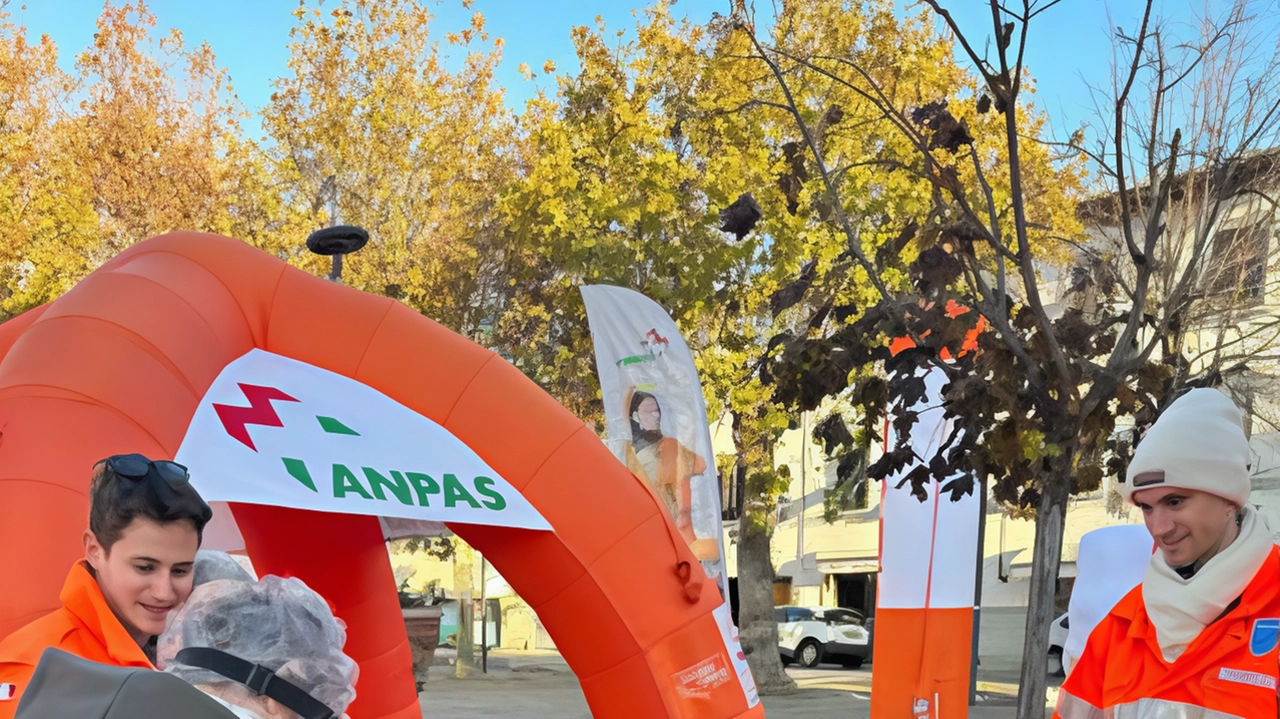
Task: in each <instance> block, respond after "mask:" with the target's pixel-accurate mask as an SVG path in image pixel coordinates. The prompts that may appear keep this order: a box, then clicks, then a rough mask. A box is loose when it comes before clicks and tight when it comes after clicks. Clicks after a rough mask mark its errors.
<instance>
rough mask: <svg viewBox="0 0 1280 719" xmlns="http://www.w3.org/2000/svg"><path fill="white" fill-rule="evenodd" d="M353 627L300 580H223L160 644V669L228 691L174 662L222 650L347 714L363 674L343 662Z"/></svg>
mask: <svg viewBox="0 0 1280 719" xmlns="http://www.w3.org/2000/svg"><path fill="white" fill-rule="evenodd" d="M346 641H347V631H346V625H345V624H343V623H342V620H340V619H338V618H337V617H335V616H333V612H332V611H330V610H329V605H328V603H326V602H325V600H324V599H323V598H322V597H321V596H320V595H319V594H316V593H315V592H314V591H312V590H311V589H310V588H309V587H307V585H306V584H303V583H302V581H301V580H299V579H295V578H288V579H284V578H281V577H276V576H267V577H263V578H262V579H261V580H260V581H258V582H255V583H250V582H241V581H235V580H226V579H223V580H217V581H213V582H209V583H207V584H204V585H202V586H200V587H198V588H197V589H196V590H195V591H194V592H192V593H191V597H190V599H188V600H187V603H186V604H185V605H184V606H183V608H182V609H181V610H179V611H178V613H177V614H176V615H175V616H174V617H173V619H172V620H171V621H170V622H169V627H168V629H166V630H165V632H164V634H163V635H161V637H160V640H159V642H158V643H157V650H156V653H157V660H158V661H157V665H158V666H159V668H160V669H161V670H163V671H165V672H168V673H170V674H174V675H176V676H178V677H179V678H181V679H183V680H185V681H187V682H189V683H191V684H197V685H199V684H225V683H227V682H228V681H230V680H228V679H227V678H226V677H223V676H221V675H219V674H216V673H214V672H211V671H209V670H207V669H200V668H197V667H189V666H186V665H183V664H181V663H179V662H177V661H176V660H175V657H176V656H177V654H178V652H179V651H181V650H182V649H186V648H188V647H211V648H213V649H221V650H222V651H224V652H227V653H228V654H233V655H235V656H237V657H239V658H241V659H244V660H246V661H250V662H253V663H255V664H261V665H262V666H264V667H266V668H268V669H270V670H272V671H273V672H275V673H276V674H277V675H278V676H279V677H280V678H282V679H285V680H287V681H289V682H292V683H293V684H294V685H296V686H297V687H298V688H299V689H302V690H303V691H305V692H307V693H308V694H310V695H311V696H312V697H314V698H315V699H318V700H319V701H320V702H322V703H324V704H325V705H326V706H328V707H329V708H330V709H332V710H333V712H334V713H335V714H342V713H343V712H344V711H346V709H347V706H348V705H350V704H351V702H352V701H353V700H354V699H355V697H356V690H355V684H356V679H357V675H358V669H357V667H356V663H355V661H353V660H352V659H351V657H348V656H347V655H346V654H343V652H342V647H343V645H344V644H346Z"/></svg>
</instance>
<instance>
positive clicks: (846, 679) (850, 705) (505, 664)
mask: <svg viewBox="0 0 1280 719" xmlns="http://www.w3.org/2000/svg"><path fill="white" fill-rule="evenodd" d="M453 659H454V653H453V652H452V651H449V650H439V652H437V655H436V665H435V666H433V667H432V668H431V671H430V674H429V680H428V682H427V685H426V688H425V691H423V693H422V695H421V701H422V710H423V716H424V717H438V716H448V717H451V718H453V719H481V718H482V717H483V718H488V717H493V716H503V715H506V716H509V717H511V719H590V717H591V713H590V711H589V710H588V708H587V703H586V700H585V699H584V698H583V696H582V689H581V688H580V687H579V686H578V680H577V678H576V677H574V675H573V672H572V671H570V670H569V667H568V665H567V664H565V663H564V660H563V659H562V658H561V657H560V655H559V654H558V653H556V652H530V651H511V650H492V651H490V653H489V673H488V674H479V673H477V674H476V675H475V676H473V677H469V678H467V679H458V678H456V677H455V676H454V671H455V669H454V667H453V666H452V661H453ZM788 673H790V674H791V676H792V677H793V678H795V679H796V683H797V685H799V686H800V691H798V692H796V693H795V694H792V695H789V696H782V697H764V699H763V702H764V706H765V714H766V716H767V717H768V719H823V718H825V717H830V718H831V719H865V718H867V717H869V716H870V710H871V702H870V691H869V690H870V685H871V675H870V673H869V672H866V671H863V670H855V671H850V670H844V669H837V668H830V669H828V668H825V667H824V668H821V669H794V668H793V669H788ZM989 701H992V702H993V703H994V702H998V703H999V705H994V706H977V707H971V708H970V709H969V717H970V719H1012V718H1013V716H1014V714H1015V710H1014V707H1013V705H1012V702H1011V701H1010V697H1009V696H1007V695H1003V693H1002V692H993V693H992V695H991V698H990V700H989Z"/></svg>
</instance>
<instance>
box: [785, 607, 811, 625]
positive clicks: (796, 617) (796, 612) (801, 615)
mask: <svg viewBox="0 0 1280 719" xmlns="http://www.w3.org/2000/svg"><path fill="white" fill-rule="evenodd" d="M813 619H814V617H813V612H812V611H811V610H809V609H804V608H803V607H791V608H789V609H787V621H788V622H812V621H813Z"/></svg>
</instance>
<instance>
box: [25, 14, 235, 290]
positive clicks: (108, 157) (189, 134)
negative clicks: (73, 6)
mask: <svg viewBox="0 0 1280 719" xmlns="http://www.w3.org/2000/svg"><path fill="white" fill-rule="evenodd" d="M155 22H156V19H155V16H154V15H153V14H152V13H151V11H150V9H149V8H148V7H147V5H146V4H145V3H141V2H139V3H137V4H136V5H134V4H126V5H122V6H119V7H113V6H110V5H107V6H106V7H104V8H103V12H102V15H101V16H100V17H99V18H98V23H97V32H96V33H95V35H94V42H93V45H92V46H90V47H89V48H87V49H85V50H84V51H83V52H82V53H80V54H79V55H77V58H76V71H75V73H74V74H72V75H66V74H64V73H62V72H61V71H60V70H59V69H58V67H57V65H56V61H57V57H58V50H57V48H56V47H55V46H54V44H53V42H52V41H51V40H49V39H48V38H47V37H45V38H43V39H42V40H41V42H40V43H39V44H37V45H30V44H28V43H27V38H26V32H25V30H24V29H23V28H21V27H17V26H15V25H13V24H12V23H11V22H8V21H7V20H4V21H3V23H2V24H0V68H2V70H0V78H2V79H0V84H2V85H0V97H3V98H4V100H5V106H4V107H3V109H2V111H3V112H4V113H5V123H6V126H8V127H13V128H15V129H16V132H13V133H6V134H5V135H4V137H3V138H2V139H0V153H2V154H0V178H3V179H0V213H3V214H2V215H0V216H2V217H3V219H4V220H5V222H6V231H7V232H8V233H9V238H10V241H9V242H8V244H7V246H6V247H5V248H4V249H3V250H0V270H2V271H3V275H2V276H3V278H4V281H5V290H4V299H3V304H0V312H3V313H7V314H13V313H17V312H21V311H23V310H25V309H28V308H30V307H32V306H35V305H37V304H41V303H43V302H48V301H50V300H52V299H55V298H56V297H57V296H58V295H60V294H61V293H62V292H65V291H66V290H67V289H69V288H70V287H71V286H72V285H74V283H75V282H76V281H78V280H79V279H80V278H81V277H83V276H84V275H85V274H87V273H88V272H90V271H92V270H93V269H94V268H95V267H97V266H98V265H99V264H101V263H102V262H103V261H105V260H106V259H108V258H109V257H111V256H112V255H114V254H116V253H118V252H119V251H120V250H122V249H124V248H125V247H127V246H129V245H131V244H133V243H134V242H137V241H139V240H143V239H146V238H147V237H150V236H152V235H155V234H159V233H162V232H166V231H169V230H174V229H190V230H214V229H218V228H220V227H226V226H227V225H228V220H227V215H226V204H225V203H224V201H223V194H222V189H223V188H224V183H226V182H227V179H228V178H227V172H228V168H229V167H230V166H229V165H228V164H227V163H226V162H225V161H224V157H223V153H224V151H225V150H226V148H227V147H228V143H229V141H230V140H231V139H232V138H235V137H237V136H238V134H239V120H240V116H241V114H242V110H241V109H240V108H239V106H238V104H237V103H236V101H235V98H234V97H233V96H232V95H231V90H230V88H229V87H228V86H227V83H226V72H225V70H223V69H220V68H219V67H218V66H217V64H216V61H215V58H214V56H213V52H212V50H211V49H210V48H209V47H208V45H207V44H201V45H200V46H198V47H196V48H194V49H187V47H186V46H185V45H184V43H183V40H182V37H181V35H180V34H178V33H177V32H173V33H170V34H169V35H168V36H166V37H164V38H161V39H159V40H158V41H157V40H156V39H155V38H153V37H152V35H151V28H152V27H154V25H155ZM175 78H177V79H175ZM179 82H180V83H181V84H179Z"/></svg>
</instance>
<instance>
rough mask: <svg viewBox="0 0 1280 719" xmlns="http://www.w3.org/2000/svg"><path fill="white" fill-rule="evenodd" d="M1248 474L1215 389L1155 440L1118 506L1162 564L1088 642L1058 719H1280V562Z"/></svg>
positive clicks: (1167, 421)
mask: <svg viewBox="0 0 1280 719" xmlns="http://www.w3.org/2000/svg"><path fill="white" fill-rule="evenodd" d="M1250 462H1251V454H1250V451H1249V443H1248V440H1247V439H1246V438H1245V435H1244V429H1243V423H1242V421H1241V416H1240V411H1239V410H1238V409H1237V408H1236V406H1235V404H1233V403H1232V402H1231V400H1230V399H1228V398H1227V397H1226V396H1225V395H1223V394H1222V393H1220V392H1218V391H1217V390H1211V389H1197V390H1192V391H1191V392H1189V393H1188V394H1186V395H1185V396H1183V397H1181V398H1180V399H1178V400H1177V401H1175V402H1174V403H1173V404H1172V405H1170V406H1169V408H1168V409H1167V410H1166V411H1165V412H1164V414H1163V415H1161V417H1160V419H1159V420H1158V421H1157V422H1156V423H1155V425H1154V426H1152V428H1151V429H1150V430H1149V431H1148V432H1147V435H1146V437H1145V438H1144V439H1143V440H1142V442H1141V443H1140V444H1139V445H1138V448H1137V451H1136V452H1135V454H1134V458H1133V462H1132V463H1131V464H1130V466H1129V470H1128V473H1127V477H1126V481H1125V483H1124V485H1123V486H1122V488H1121V493H1122V494H1123V495H1124V497H1125V498H1126V499H1127V500H1129V501H1131V502H1133V503H1134V504H1135V505H1137V506H1138V507H1139V508H1140V509H1141V510H1142V515H1143V519H1144V520H1145V522H1146V525H1147V530H1148V531H1150V532H1151V537H1152V539H1154V540H1155V544H1156V552H1155V554H1154V555H1153V556H1152V558H1151V563H1150V565H1148V567H1147V571H1146V574H1145V576H1144V578H1143V580H1142V584H1140V585H1138V587H1136V588H1135V589H1134V590H1133V591H1131V592H1130V593H1129V594H1128V595H1126V596H1125V597H1124V598H1123V599H1121V600H1120V602H1119V603H1117V604H1116V606H1115V607H1114V608H1112V610H1111V612H1110V613H1109V614H1108V615H1107V617H1106V618H1105V619H1103V620H1102V622H1101V623H1100V624H1099V625H1098V626H1097V628H1096V629H1094V631H1093V633H1092V634H1091V635H1090V636H1089V641H1088V644H1087V645H1086V646H1085V650H1084V654H1083V655H1082V656H1081V657H1080V660H1079V662H1078V663H1077V664H1076V665H1075V667H1074V668H1073V669H1072V671H1071V674H1070V675H1069V676H1068V677H1067V681H1066V682H1065V683H1064V684H1063V686H1062V691H1061V693H1060V694H1059V697H1058V708H1057V712H1056V713H1055V714H1054V716H1055V717H1056V718H1060V719H1104V718H1105V719H1112V718H1114V719H1160V718H1164V717H1193V716H1194V717H1213V719H1230V718H1231V717H1241V718H1247V719H1253V718H1254V717H1257V718H1258V719H1264V718H1265V719H1275V717H1276V716H1277V699H1276V692H1277V685H1278V684H1280V653H1278V652H1277V645H1278V644H1280V554H1278V553H1277V549H1276V547H1275V545H1274V544H1273V543H1272V536H1271V531H1270V530H1269V529H1268V528H1267V526H1266V523H1265V522H1264V521H1263V520H1262V518H1261V517H1260V516H1259V515H1258V512H1257V511H1256V510H1255V509H1254V508H1253V507H1252V506H1251V505H1250V504H1249V503H1248V499H1249V489H1250V481H1249V467H1250Z"/></svg>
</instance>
